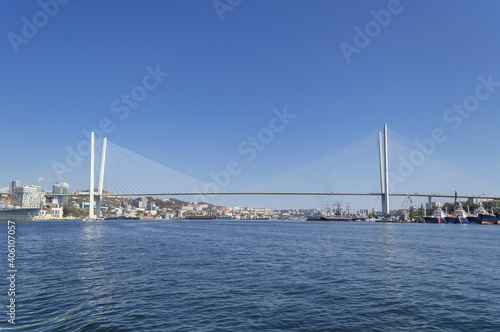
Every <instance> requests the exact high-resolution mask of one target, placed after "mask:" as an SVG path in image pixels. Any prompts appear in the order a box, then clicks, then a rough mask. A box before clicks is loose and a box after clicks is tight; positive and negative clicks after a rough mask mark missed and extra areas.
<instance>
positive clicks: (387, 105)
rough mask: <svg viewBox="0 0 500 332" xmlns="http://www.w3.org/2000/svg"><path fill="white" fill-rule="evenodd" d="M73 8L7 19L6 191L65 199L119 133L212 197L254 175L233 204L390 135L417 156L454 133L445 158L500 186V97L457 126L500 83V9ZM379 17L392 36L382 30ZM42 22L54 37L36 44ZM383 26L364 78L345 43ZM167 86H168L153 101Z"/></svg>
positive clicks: (441, 147) (23, 5) (8, 6)
mask: <svg viewBox="0 0 500 332" xmlns="http://www.w3.org/2000/svg"><path fill="white" fill-rule="evenodd" d="M63 2H65V1H62V0H61V3H60V2H56V1H55V0H53V1H52V0H46V1H44V0H42V1H40V2H37V1H14V0H6V1H2V2H1V3H0V15H1V19H0V35H2V36H3V37H2V38H1V42H0V47H1V48H2V59H3V61H2V63H1V64H0V89H1V91H2V93H1V95H0V110H1V117H2V124H3V125H2V129H1V130H2V137H3V144H2V148H3V156H4V157H3V158H2V168H1V173H0V187H4V186H7V183H8V181H9V180H11V179H19V180H21V181H22V182H23V184H31V183H37V181H38V180H40V182H39V183H40V184H41V185H43V186H44V187H46V188H47V189H50V188H51V186H52V183H53V182H54V181H55V179H56V176H55V174H54V171H53V167H52V166H53V164H54V162H60V163H64V160H65V157H66V155H67V150H66V149H67V148H71V149H76V147H77V145H78V144H79V142H81V140H82V139H84V135H83V134H82V131H83V130H86V131H90V130H92V129H94V128H98V127H99V123H100V122H101V121H103V119H104V121H108V120H109V121H108V122H106V123H107V124H108V125H109V126H111V127H112V130H110V132H109V133H108V134H107V136H108V138H109V140H110V141H112V142H114V143H116V144H118V145H120V146H122V147H124V148H126V149H129V150H131V151H133V152H135V153H138V154H140V155H142V156H144V157H146V158H149V159H152V160H154V161H156V162H158V163H160V164H163V165H166V166H168V167H170V168H172V169H174V170H177V171H180V172H182V173H185V174H187V175H189V176H191V177H194V178H196V179H199V180H201V181H204V182H209V181H211V180H212V179H211V177H210V172H218V171H220V170H224V169H225V168H226V166H227V163H228V161H230V160H237V161H239V162H241V165H242V166H243V171H242V172H241V174H238V176H236V177H234V179H233V181H232V183H231V185H230V186H229V187H228V188H226V189H228V190H230V189H234V190H240V189H246V188H250V187H252V186H254V185H255V184H257V183H261V182H265V181H267V180H271V179H273V178H276V177H278V176H280V175H282V174H284V173H287V172H289V171H290V170H292V169H296V168H299V167H301V166H303V165H305V164H307V163H309V162H311V161H314V160H319V159H321V158H323V157H325V156H327V155H330V154H332V153H334V152H335V151H338V150H339V149H340V148H342V147H345V146H348V145H349V144H350V143H352V142H355V141H359V140H360V139H364V138H366V137H370V135H376V132H377V131H378V130H380V129H381V128H382V126H383V124H384V123H388V124H389V126H390V128H391V129H392V130H394V131H395V132H397V133H399V134H400V135H403V136H404V137H406V138H407V139H409V140H410V141H415V140H424V139H428V138H429V137H431V133H432V131H433V130H434V129H435V128H442V129H443V130H444V131H445V133H446V135H447V136H448V139H447V140H446V142H444V143H442V144H437V146H436V151H435V152H436V154H439V155H440V156H441V157H444V158H446V159H449V160H450V161H452V162H454V163H456V164H459V165H461V166H462V167H464V168H465V169H467V170H470V171H473V172H475V173H477V174H481V175H483V176H484V177H487V178H491V179H494V180H495V181H496V183H500V180H499V178H500V176H499V174H498V164H499V161H500V157H499V156H500V154H499V148H498V143H497V142H498V140H499V123H500V121H499V120H500V113H499V112H498V109H499V105H500V87H496V89H498V91H497V90H495V87H494V88H492V89H493V90H495V91H491V92H490V93H489V94H488V97H487V98H483V99H484V100H481V101H480V103H479V105H478V107H477V110H476V111H474V112H470V116H469V117H468V118H466V119H465V118H464V119H463V121H462V123H461V124H460V126H459V128H458V129H453V128H452V124H453V123H454V122H451V123H450V122H446V121H445V120H444V118H443V116H444V114H445V113H446V110H447V109H449V108H450V107H452V106H453V104H454V103H462V102H463V101H464V100H465V99H466V98H467V97H469V96H473V95H474V94H475V91H476V90H475V89H476V88H477V86H478V85H479V84H480V81H479V80H478V77H479V76H482V77H484V78H488V77H491V80H492V81H493V82H500V63H499V61H498V59H499V55H500V43H499V42H498V41H499V36H500V21H499V20H498V13H499V11H500V3H499V2H498V1H494V0H484V1H481V3H480V5H478V3H477V2H474V1H439V2H431V1H417V0H414V1H409V0H404V1H400V2H398V1H395V0H391V1H347V0H346V1H326V0H325V1H322V0H316V1H297V0H295V1H291V0H275V1H264V0H252V1H250V0H242V1H236V0H233V1H228V0H220V2H218V4H219V8H223V7H220V6H226V7H225V8H226V9H227V8H230V9H231V10H227V11H224V12H223V13H220V12H219V13H218V12H217V10H216V8H215V7H214V2H213V1H212V0H206V1H205V0H204V1H201V0H200V1H183V0H177V1H173V0H170V1H147V2H141V1H105V2H103V1H96V0H93V1H92V0H91V1H77V0H72V1H69V2H67V3H63ZM40 3H42V4H43V5H41V4H40ZM221 3H222V4H223V5H221ZM54 4H57V5H54ZM231 4H233V5H231ZM227 6H229V7H227ZM42 7H45V8H49V9H48V11H52V12H51V13H50V14H52V16H51V15H48V14H43V10H44V9H43V8H42ZM220 10H221V9H219V11H220ZM391 10H392V13H391ZM40 12H42V14H40ZM373 12H375V13H378V15H379V16H380V15H382V17H383V14H381V13H387V12H389V13H391V14H390V15H391V16H390V21H389V20H388V19H387V17H385V19H386V23H387V24H384V25H386V26H382V25H381V24H380V23H375V24H374V23H373V22H376V21H375V17H374V15H373ZM219 14H220V15H222V17H223V20H221V16H220V15H219ZM44 15H45V16H44ZM44 18H46V20H45V21H44ZM36 20H38V21H36ZM26 21H28V22H29V24H33V23H36V22H38V25H39V26H38V27H36V26H35V27H36V28H37V30H38V31H37V32H36V34H34V33H33V31H31V33H32V35H29V32H30V31H29V29H28V28H26V27H24V26H25V25H26ZM370 22H372V23H370ZM370 24H371V25H370ZM377 24H378V30H373V31H372V32H371V35H372V37H368V38H369V39H370V42H369V44H368V45H366V46H365V45H362V46H364V47H358V51H357V53H353V54H352V55H351V57H350V62H348V61H347V59H346V56H345V55H344V53H343V52H342V49H341V47H340V45H341V43H346V44H349V45H353V46H355V45H356V43H355V37H356V34H357V32H356V30H355V28H356V27H358V28H359V29H360V30H361V31H363V32H364V33H366V28H367V26H368V27H375V28H376V27H377ZM23 31H24V35H23ZM27 32H28V36H26V33H27ZM14 35H15V36H16V37H13V36H14ZM23 38H24V39H23ZM13 40H14V41H13ZM20 40H23V42H20ZM365 42H366V40H365ZM344 45H345V44H344ZM359 45H360V44H358V46H359ZM147 68H149V71H148V69H147ZM158 68H159V69H158ZM151 70H153V71H154V70H157V71H159V72H161V73H168V76H166V74H165V76H162V77H160V78H159V80H157V81H155V80H154V78H151V79H147V80H146V85H148V87H150V88H151V89H149V90H144V88H143V87H144V80H145V77H146V76H147V75H148V74H150V71H151ZM160 80H161V82H160ZM153 86H154V87H153ZM141 87H142V90H141ZM134 88H135V90H134ZM484 89H486V88H483V90H484ZM132 91H135V92H136V93H140V92H144V91H146V93H147V95H146V96H144V95H140V94H137V95H136V96H139V97H140V98H139V99H141V100H140V102H137V105H135V106H134V107H135V108H133V109H132V107H128V110H129V113H128V114H127V116H124V114H125V113H123V112H124V111H119V112H114V111H113V110H115V111H116V110H117V107H120V106H125V105H126V104H125V102H123V101H120V98H121V96H122V94H129V95H130V94H131V92H132ZM484 91H487V90H484ZM488 92H489V91H488ZM115 101H117V103H115V107H114V108H113V106H112V105H113V103H114V102H115ZM285 107H286V110H287V112H288V113H289V114H293V115H295V117H294V118H293V119H291V120H290V121H289V123H288V124H287V125H286V126H285V128H284V130H282V131H280V132H277V133H275V135H274V137H273V139H272V140H271V142H269V143H268V144H266V145H265V148H264V149H263V150H262V151H258V154H257V155H256V158H255V159H253V160H252V161H251V162H248V161H246V159H245V157H247V156H246V155H245V156H244V155H242V154H241V153H238V146H240V144H242V143H244V142H246V141H247V140H248V137H249V136H256V135H257V134H258V133H259V132H260V131H261V130H263V129H265V128H268V127H269V123H270V121H271V120H272V118H273V117H274V116H275V113H273V109H278V110H281V111H282V110H283V109H284V108H285ZM122 110H123V108H122ZM120 116H122V118H123V119H120ZM455 116H456V114H455ZM106 119H107V120H106ZM42 178H43V179H42ZM72 189H79V188H72ZM332 190H335V189H334V188H332Z"/></svg>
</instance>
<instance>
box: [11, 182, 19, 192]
mask: <svg viewBox="0 0 500 332" xmlns="http://www.w3.org/2000/svg"><path fill="white" fill-rule="evenodd" d="M20 186H21V181H17V180H12V181H9V192H10V193H11V192H12V188H15V187H20Z"/></svg>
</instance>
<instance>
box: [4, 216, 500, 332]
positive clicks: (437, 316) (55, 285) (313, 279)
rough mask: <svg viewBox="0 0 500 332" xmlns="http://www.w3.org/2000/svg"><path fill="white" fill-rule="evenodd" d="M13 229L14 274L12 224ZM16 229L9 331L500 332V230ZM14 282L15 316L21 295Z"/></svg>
mask: <svg viewBox="0 0 500 332" xmlns="http://www.w3.org/2000/svg"><path fill="white" fill-rule="evenodd" d="M1 224H3V225H4V226H2V234H4V236H2V237H3V238H4V242H5V243H4V244H2V248H4V250H3V252H4V258H2V265H1V266H2V267H4V268H3V269H2V270H3V271H6V269H7V267H6V266H7V264H6V262H7V250H6V248H7V243H6V240H5V239H6V233H7V223H6V222H2V223H1ZM16 226H17V247H16V249H17V261H16V262H17V268H18V275H17V280H16V282H17V289H18V292H17V311H16V313H17V319H16V322H17V324H16V325H15V327H13V326H10V324H7V323H6V321H7V318H6V317H7V316H6V314H5V313H6V311H7V310H6V309H3V310H4V312H5V313H3V314H2V316H3V318H2V323H1V324H2V325H1V326H2V327H1V329H2V330H5V329H8V330H16V331H252V330H255V331H415V330H425V331H474V330H491V331H495V330H496V331H499V330H500V314H499V311H500V257H499V255H500V244H499V240H500V226H486V225H484V226H483V225H432V224H392V223H335V222H331V223H328V222H305V221H303V222H297V221H255V222H251V221H122V222H120V221H96V222H81V221H72V222H69V221H57V222H55V221H54V222H17V223H16ZM3 273H4V275H5V276H7V273H6V272H3ZM5 279H6V278H5V277H2V283H1V284H0V286H1V287H2V288H3V290H0V293H1V294H2V297H1V298H2V299H3V302H2V303H3V304H2V308H6V306H5V305H6V304H8V300H9V299H8V298H7V295H6V293H7V289H8V285H7V283H6V281H5ZM4 304H5V305H4Z"/></svg>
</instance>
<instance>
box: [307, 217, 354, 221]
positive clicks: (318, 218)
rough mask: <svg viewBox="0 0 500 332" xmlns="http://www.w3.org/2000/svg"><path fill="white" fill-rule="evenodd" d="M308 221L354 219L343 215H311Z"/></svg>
mask: <svg viewBox="0 0 500 332" xmlns="http://www.w3.org/2000/svg"><path fill="white" fill-rule="evenodd" d="M306 221H354V218H351V217H341V216H328V217H325V216H309V217H307V218H306Z"/></svg>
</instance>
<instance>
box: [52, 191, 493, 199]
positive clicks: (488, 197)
mask: <svg viewBox="0 0 500 332" xmlns="http://www.w3.org/2000/svg"><path fill="white" fill-rule="evenodd" d="M45 195H46V196H50V197H56V196H68V197H69V196H71V197H80V196H85V197H88V196H89V193H81V194H50V193H48V194H45ZM218 195H221V196H226V195H227V196H230V195H240V196H245V195H264V196H265V195H269V196H276V195H283V196H287V195H288V196H294V195H295V196H381V195H382V193H359V192H358V193H356V192H295V191H274V192H273V191H271V192H266V191H262V192H257V191H234V192H227V191H224V192H159V193H123V194H118V193H117V194H112V193H107V194H105V193H103V194H99V196H102V197H122V196H133V197H141V196H218ZM389 196H395V197H397V196H400V197H407V196H410V197H432V198H455V197H456V198H467V199H469V198H479V199H493V200H500V196H489V195H455V194H423V193H389Z"/></svg>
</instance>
